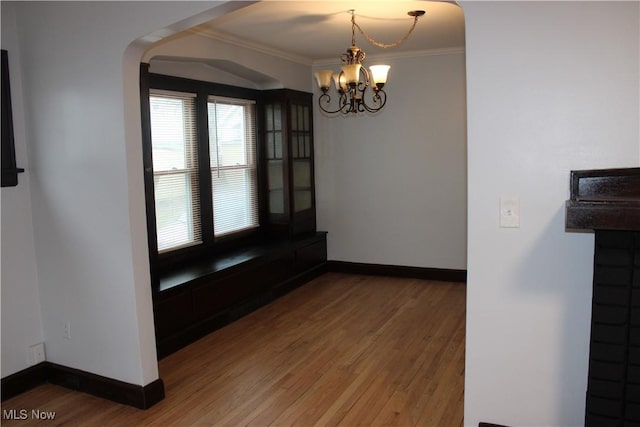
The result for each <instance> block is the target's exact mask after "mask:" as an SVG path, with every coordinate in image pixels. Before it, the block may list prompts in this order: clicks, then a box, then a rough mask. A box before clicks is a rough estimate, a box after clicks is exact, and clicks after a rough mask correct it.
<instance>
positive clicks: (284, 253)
mask: <svg viewBox="0 0 640 427" xmlns="http://www.w3.org/2000/svg"><path fill="white" fill-rule="evenodd" d="M258 129H259V134H260V135H259V141H260V142H259V151H260V153H259V163H260V165H261V167H260V171H261V172H259V179H258V181H259V182H258V185H259V188H260V189H261V193H262V194H261V200H262V203H261V211H262V214H261V218H262V219H261V224H260V230H258V231H259V232H258V233H256V236H255V237H254V238H253V239H252V240H250V241H247V242H246V243H243V244H237V245H229V246H225V248H227V247H228V248H229V249H221V247H214V248H212V250H211V253H210V254H209V253H205V254H204V255H199V256H198V259H197V260H189V259H186V258H184V257H183V258H181V259H180V260H179V261H175V262H173V263H172V264H171V265H169V266H168V267H167V266H165V267H164V269H163V270H162V271H160V269H158V271H156V272H155V274H154V275H153V277H154V292H153V298H154V315H155V329H156V344H157V351H158V356H159V357H164V356H166V355H168V354H170V353H172V352H174V351H176V350H178V349H180V348H181V347H184V346H185V345H187V344H189V343H191V342H193V341H195V340H197V339H199V338H200V337H202V336H204V335H206V334H208V333H209V332H211V331H213V330H215V329H217V328H219V327H221V326H223V325H225V324H227V323H229V322H231V321H233V320H235V319H237V318H239V317H241V316H243V315H244V314H246V313H248V312H250V311H252V310H254V309H256V308H257V307H260V306H261V305H264V304H266V303H268V302H269V301H271V300H273V299H274V298H277V297H279V296H280V295H283V294H284V293H286V292H288V291H290V290H291V289H293V288H294V287H296V286H299V285H301V284H303V283H305V282H306V281H308V280H310V279H311V278H313V277H315V276H317V275H319V274H321V273H322V272H323V271H324V270H325V268H326V264H327V244H326V233H323V232H316V207H315V191H314V169H313V121H312V95H311V94H309V93H304V92H298V91H293V90H288V89H278V90H269V91H263V92H262V93H261V102H260V103H259V107H258ZM231 248H232V249H231Z"/></svg>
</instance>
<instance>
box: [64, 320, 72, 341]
mask: <svg viewBox="0 0 640 427" xmlns="http://www.w3.org/2000/svg"><path fill="white" fill-rule="evenodd" d="M64 337H65V338H66V339H68V340H70V339H71V322H66V323H65V324H64Z"/></svg>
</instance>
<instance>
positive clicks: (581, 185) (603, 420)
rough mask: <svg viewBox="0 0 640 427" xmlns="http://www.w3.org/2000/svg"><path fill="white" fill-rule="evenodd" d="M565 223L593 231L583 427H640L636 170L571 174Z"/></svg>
mask: <svg viewBox="0 0 640 427" xmlns="http://www.w3.org/2000/svg"><path fill="white" fill-rule="evenodd" d="M566 226H567V230H568V231H570V230H571V229H586V230H594V231H595V250H594V263H593V301H592V307H591V342H590V345H589V374H588V375H589V376H588V384H587V393H586V411H585V426H586V427H609V426H611V427H613V426H615V427H627V426H640V168H628V169H605V170H588V171H573V172H571V200H567V210H566Z"/></svg>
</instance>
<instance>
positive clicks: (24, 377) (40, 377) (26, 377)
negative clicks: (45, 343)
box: [0, 362, 48, 402]
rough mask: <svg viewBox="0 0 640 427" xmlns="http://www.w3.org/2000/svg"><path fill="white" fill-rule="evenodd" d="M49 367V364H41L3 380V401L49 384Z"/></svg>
mask: <svg viewBox="0 0 640 427" xmlns="http://www.w3.org/2000/svg"><path fill="white" fill-rule="evenodd" d="M47 365H48V364H47V362H41V363H38V364H37V365H33V366H30V367H28V368H27V369H23V370H22V371H19V372H16V373H15V374H11V375H9V376H6V377H4V378H2V383H1V385H0V387H2V401H3V402H4V401H5V400H7V399H11V398H12V397H15V396H17V395H19V394H21V393H24V392H25V391H29V390H31V389H32V388H35V387H37V386H39V385H40V384H44V383H45V382H47Z"/></svg>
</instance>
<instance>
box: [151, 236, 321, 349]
mask: <svg viewBox="0 0 640 427" xmlns="http://www.w3.org/2000/svg"><path fill="white" fill-rule="evenodd" d="M326 265H327V243H326V233H324V232H317V233H310V234H307V235H302V236H298V237H293V238H289V239H281V240H271V241H267V242H263V243H260V244H256V245H252V246H250V247H246V248H242V249H239V250H236V251H233V252H229V253H225V254H222V255H217V256H215V257H213V258H210V259H206V260H199V261H197V262H194V263H187V264H185V265H182V266H180V267H179V268H174V269H172V270H171V271H170V272H166V273H162V274H161V275H159V277H158V278H157V279H158V280H157V283H156V284H155V285H154V290H153V306H154V315H155V328H156V344H157V351H158V357H164V356H166V355H168V354H170V353H173V352H174V351H176V350H178V349H180V348H182V347H184V346H186V345H187V344H190V343H191V342H194V341H195V340H197V339H199V338H201V337H203V336H204V335H206V334H208V333H210V332H212V331H214V330H215V329H218V328H220V327H222V326H224V325H226V324H228V323H229V322H232V321H233V320H235V319H238V318H239V317H241V316H243V315H245V314H247V313H249V312H251V311H253V310H255V309H256V308H258V307H260V306H262V305H264V304H266V303H268V302H270V301H272V300H273V299H275V298H278V297H279V296H281V295H284V294H285V293H287V292H289V291H291V290H292V289H294V288H295V287H297V286H300V285H301V284H303V283H305V282H307V281H308V280H310V279H312V278H313V277H315V276H317V275H319V274H321V273H323V272H324V271H325V269H326Z"/></svg>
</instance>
